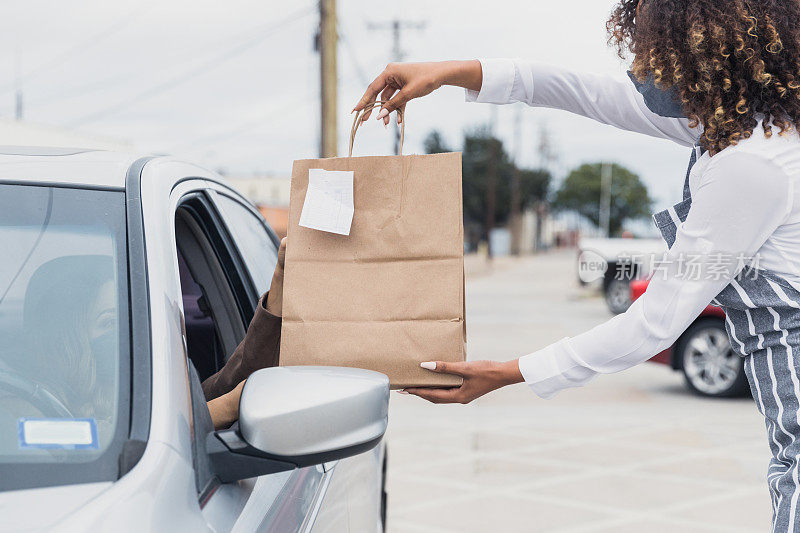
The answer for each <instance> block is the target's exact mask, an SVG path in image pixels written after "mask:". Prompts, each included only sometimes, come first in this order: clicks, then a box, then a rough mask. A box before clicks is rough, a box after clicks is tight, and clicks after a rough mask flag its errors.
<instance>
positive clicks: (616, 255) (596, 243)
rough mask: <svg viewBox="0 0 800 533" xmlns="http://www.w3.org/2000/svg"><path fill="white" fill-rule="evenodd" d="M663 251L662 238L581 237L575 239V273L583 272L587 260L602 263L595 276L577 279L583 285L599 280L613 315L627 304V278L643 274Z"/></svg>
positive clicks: (628, 280) (628, 300) (628, 283)
mask: <svg viewBox="0 0 800 533" xmlns="http://www.w3.org/2000/svg"><path fill="white" fill-rule="evenodd" d="M664 251H666V244H664V240H663V239H633V238H631V239H581V240H580V241H579V242H578V254H579V255H578V272H579V274H580V273H582V272H585V270H584V269H585V268H586V267H587V265H586V262H587V260H588V261H600V262H602V263H603V264H602V272H601V273H600V274H602V275H600V274H598V276H597V277H596V278H595V277H594V276H591V277H590V278H586V277H585V276H579V281H580V283H581V284H584V285H585V284H587V283H589V282H593V281H599V282H601V283H602V291H603V296H604V297H605V300H606V305H607V306H608V309H609V311H611V312H612V313H614V314H615V315H618V314H620V313H624V312H625V311H627V310H628V307H630V305H631V288H630V283H631V281H632V280H634V279H637V278H642V277H645V276H647V274H648V273H649V271H650V268H651V264H652V259H653V258H654V257H657V256H659V255H660V254H663V253H664ZM595 271H596V272H599V270H597V269H595Z"/></svg>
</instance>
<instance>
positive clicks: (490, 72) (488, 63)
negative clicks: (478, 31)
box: [467, 59, 701, 146]
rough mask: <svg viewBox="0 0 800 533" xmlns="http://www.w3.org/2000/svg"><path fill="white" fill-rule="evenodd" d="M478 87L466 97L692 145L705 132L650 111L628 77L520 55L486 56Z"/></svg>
mask: <svg viewBox="0 0 800 533" xmlns="http://www.w3.org/2000/svg"><path fill="white" fill-rule="evenodd" d="M481 65H482V70H483V77H482V84H481V88H480V90H479V91H474V90H469V89H468V90H467V100H468V101H474V102H486V103H492V104H508V103H514V102H524V103H526V104H528V105H530V106H533V107H545V108H551V109H563V110H564V111H569V112H571V113H575V114H577V115H581V116H584V117H588V118H591V119H593V120H596V121H598V122H601V123H603V124H609V125H611V126H616V127H618V128H621V129H623V130H628V131H634V132H637V133H643V134H645V135H650V136H652V137H659V138H662V139H669V140H671V141H675V142H676V143H678V144H683V145H686V146H692V145H693V144H694V143H695V142H696V141H697V139H698V137H699V136H700V133H701V131H700V130H698V129H696V128H695V129H692V128H690V127H689V120H688V119H685V118H668V117H662V116H660V115H657V114H655V113H653V112H652V111H650V109H648V107H647V105H645V103H644V98H643V97H642V95H641V94H640V93H639V91H638V90H637V89H636V87H635V86H634V85H633V83H631V82H630V80H628V79H617V78H615V77H612V76H601V75H596V74H586V73H582V72H576V71H572V70H569V69H565V68H562V67H557V66H554V65H547V64H544V63H538V62H531V61H523V60H519V59H485V60H481Z"/></svg>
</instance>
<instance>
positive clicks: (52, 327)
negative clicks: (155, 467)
mask: <svg viewBox="0 0 800 533" xmlns="http://www.w3.org/2000/svg"><path fill="white" fill-rule="evenodd" d="M126 245H127V243H126V229H125V196H124V193H123V192H122V191H100V190H87V189H70V188H60V187H38V186H23V185H0V250H2V251H3V252H2V253H3V260H2V261H0V488H3V489H8V488H12V489H13V488H23V487H27V486H43V485H50V484H62V483H79V482H86V481H94V480H101V479H108V480H113V479H116V474H117V461H118V449H119V448H120V447H121V446H122V442H123V441H124V440H125V438H126V435H127V430H128V427H127V423H128V414H127V410H128V401H127V398H128V394H129V392H128V381H129V380H128V372H129V357H130V356H129V343H130V339H129V333H128V329H129V327H128V278H127V255H126ZM115 449H116V450H117V451H116V452H115Z"/></svg>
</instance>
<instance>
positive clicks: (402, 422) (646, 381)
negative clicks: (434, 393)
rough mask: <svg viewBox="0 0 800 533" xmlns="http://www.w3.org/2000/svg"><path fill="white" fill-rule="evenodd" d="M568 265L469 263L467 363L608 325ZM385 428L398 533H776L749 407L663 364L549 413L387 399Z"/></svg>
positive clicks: (513, 405)
mask: <svg viewBox="0 0 800 533" xmlns="http://www.w3.org/2000/svg"><path fill="white" fill-rule="evenodd" d="M573 261H574V254H573V253H556V254H548V255H543V256H537V257H530V258H524V259H519V260H511V259H504V260H498V261H496V265H495V266H494V267H493V268H492V269H491V270H487V269H485V268H480V267H477V266H476V265H475V264H474V263H472V262H471V263H469V268H468V279H467V331H468V345H467V350H468V353H469V358H470V359H497V360H505V359H509V358H513V357H516V356H519V355H522V354H525V353H528V352H530V351H533V350H535V349H538V348H540V347H543V346H545V345H547V344H549V343H551V342H553V341H556V340H558V339H560V338H562V337H564V336H569V335H574V334H577V333H580V332H582V331H584V330H586V329H588V328H590V327H592V326H594V325H596V324H599V323H601V322H603V321H605V320H607V319H608V318H609V317H610V314H609V313H608V311H607V310H606V308H605V305H604V303H603V301H602V299H601V298H599V297H598V296H597V295H594V294H591V293H589V292H588V291H586V290H585V289H580V288H579V287H578V286H577V284H576V283H575V280H574V278H575V275H574V264H573ZM389 419H390V423H389V431H388V434H387V442H388V450H389V478H388V492H389V517H388V523H389V528H388V530H389V532H390V533H412V532H413V533H422V532H425V533H445V532H449V533H467V532H481V533H483V532H492V533H500V532H503V533H506V532H515V531H524V532H539V531H548V532H549V531H557V532H565V533H566V532H576V533H577V532H612V531H613V532H615V533H627V532H637V533H638V532H642V531H647V532H648V533H658V532H670V533H672V532H677V531H680V532H681V533H690V532H695V531H697V532H712V531H718V532H723V531H724V532H727V533H731V532H738V531H741V532H751V531H752V532H762V531H768V530H769V520H770V508H769V496H768V494H767V489H766V482H765V481H764V475H765V472H766V467H767V462H768V458H769V450H768V448H767V444H766V439H765V438H764V431H765V430H764V424H763V421H762V419H761V418H760V416H759V414H758V412H757V411H756V409H755V406H754V404H753V402H752V400H751V399H749V398H743V399H735V400H708V399H702V398H698V397H696V396H694V395H692V394H690V393H689V392H688V391H687V389H686V388H685V386H684V384H683V380H682V377H681V376H680V374H678V373H675V372H672V371H671V370H669V369H667V368H665V367H663V366H661V365H655V364H644V365H640V366H639V367H636V368H633V369H630V370H628V371H626V372H622V373H620V374H615V375H610V376H600V377H599V378H598V379H596V380H595V381H594V382H592V383H591V384H590V385H589V386H587V387H585V388H582V389H574V390H569V391H566V392H564V393H562V394H560V395H559V396H557V397H556V398H554V399H552V400H548V401H545V400H540V399H539V398H537V397H536V396H535V395H534V394H533V393H532V392H530V390H529V389H527V387H525V385H517V386H514V387H508V388H506V389H504V390H501V391H497V392H495V393H494V394H492V395H489V396H487V397H484V398H481V399H479V400H478V401H476V402H473V404H471V405H468V406H461V405H448V406H436V405H431V404H427V403H425V402H423V401H422V400H420V399H418V398H416V397H412V396H403V395H400V394H396V393H392V400H391V406H390V414H389Z"/></svg>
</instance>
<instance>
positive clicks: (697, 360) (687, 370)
mask: <svg viewBox="0 0 800 533" xmlns="http://www.w3.org/2000/svg"><path fill="white" fill-rule="evenodd" d="M674 356H675V357H676V359H677V363H678V365H679V368H680V369H681V371H682V372H683V376H684V379H685V380H686V385H687V386H688V387H689V389H690V390H691V391H692V392H694V393H696V394H699V395H700V396H707V397H712V398H729V397H735V396H743V395H745V394H747V393H748V392H749V390H750V386H749V385H748V383H747V376H746V375H745V372H744V359H743V358H742V357H741V356H739V354H738V353H736V352H734V351H733V349H732V348H731V345H730V341H729V340H728V332H727V331H726V330H725V322H724V321H722V320H720V319H717V318H708V319H702V320H698V321H697V322H695V323H694V324H692V325H691V326H690V327H689V329H687V330H686V332H685V333H684V334H683V335H682V336H681V339H680V341H679V342H678V344H677V345H676V347H675V355H674Z"/></svg>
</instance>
